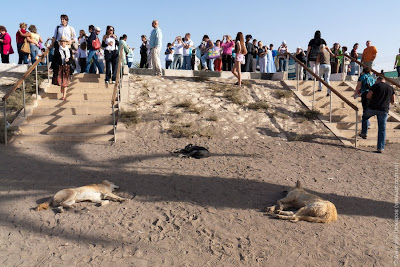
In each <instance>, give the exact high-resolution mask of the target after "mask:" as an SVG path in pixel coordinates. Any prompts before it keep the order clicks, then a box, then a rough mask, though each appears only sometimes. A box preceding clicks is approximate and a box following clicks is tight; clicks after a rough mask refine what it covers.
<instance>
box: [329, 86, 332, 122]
mask: <svg viewBox="0 0 400 267" xmlns="http://www.w3.org/2000/svg"><path fill="white" fill-rule="evenodd" d="M329 123H332V92H331V93H330V94H329Z"/></svg>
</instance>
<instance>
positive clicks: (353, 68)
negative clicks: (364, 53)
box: [350, 43, 360, 75]
mask: <svg viewBox="0 0 400 267" xmlns="http://www.w3.org/2000/svg"><path fill="white" fill-rule="evenodd" d="M357 49H358V43H355V44H354V45H353V49H352V50H351V52H350V56H351V57H352V58H354V59H355V60H358V53H357ZM356 66H357V63H356V62H355V61H354V60H351V63H350V75H355V74H356ZM358 69H359V68H358ZM358 71H360V69H359V70H358Z"/></svg>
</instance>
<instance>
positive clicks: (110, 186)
mask: <svg viewBox="0 0 400 267" xmlns="http://www.w3.org/2000/svg"><path fill="white" fill-rule="evenodd" d="M102 184H104V185H105V186H107V187H109V188H110V190H111V191H114V190H115V189H118V188H119V186H118V185H116V184H114V183H112V182H110V181H107V180H104V181H103V182H102Z"/></svg>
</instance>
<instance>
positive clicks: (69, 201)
mask: <svg viewBox="0 0 400 267" xmlns="http://www.w3.org/2000/svg"><path fill="white" fill-rule="evenodd" d="M116 188H119V186H117V185H115V184H113V183H111V182H109V181H107V180H104V181H103V182H102V183H101V184H91V185H86V186H82V187H77V188H71V189H63V190H61V191H58V192H57V193H56V194H55V195H54V197H52V198H50V199H49V200H48V201H46V202H44V203H42V204H39V205H38V206H37V207H36V211H40V210H47V209H48V208H49V206H50V205H51V206H53V207H56V208H57V210H58V211H59V212H63V211H64V209H63V208H73V206H74V204H75V203H77V202H82V201H91V202H94V203H99V204H100V205H101V206H104V205H107V204H108V203H109V201H108V200H103V199H109V200H112V201H124V200H126V199H124V198H121V197H119V196H117V195H115V194H113V193H112V191H114V190H115V189H116Z"/></svg>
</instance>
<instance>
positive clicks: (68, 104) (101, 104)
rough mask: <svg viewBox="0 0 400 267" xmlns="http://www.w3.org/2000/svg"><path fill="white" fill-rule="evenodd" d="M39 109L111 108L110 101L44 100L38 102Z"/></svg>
mask: <svg viewBox="0 0 400 267" xmlns="http://www.w3.org/2000/svg"><path fill="white" fill-rule="evenodd" d="M38 106H39V107H57V108H73V107H98V108H111V101H104V100H102V101H100V100H99V101H89V100H69V99H67V100H58V99H49V98H45V99H42V100H41V101H38Z"/></svg>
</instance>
